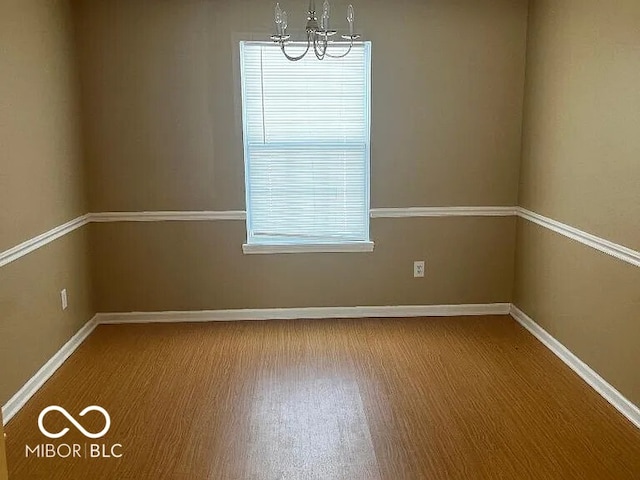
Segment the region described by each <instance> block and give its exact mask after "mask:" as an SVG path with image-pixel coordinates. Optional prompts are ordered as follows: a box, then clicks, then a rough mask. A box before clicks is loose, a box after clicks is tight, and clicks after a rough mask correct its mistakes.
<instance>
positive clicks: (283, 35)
mask: <svg viewBox="0 0 640 480" xmlns="http://www.w3.org/2000/svg"><path fill="white" fill-rule="evenodd" d="M330 10H331V7H330V6H329V0H324V3H323V4H322V15H321V16H320V23H319V24H318V18H317V17H316V2H315V1H314V0H309V11H308V12H307V27H306V31H307V48H306V50H305V51H304V53H302V55H300V56H297V57H292V56H291V55H289V54H287V52H286V51H285V44H286V43H287V42H288V40H289V38H290V37H291V35H287V12H285V11H283V10H282V9H281V8H280V4H279V3H276V10H275V21H276V33H275V35H271V40H273V41H274V42H275V43H278V44H280V48H281V49H282V53H284V56H285V57H287V59H288V60H291V61H292V62H296V61H298V60H301V59H302V58H303V57H304V56H305V55H306V54H307V53H309V50H310V49H311V46H312V45H313V52H314V53H315V55H316V58H317V59H318V60H323V59H324V58H325V57H331V58H342V57H345V56H347V54H348V53H349V52H350V51H351V48H352V47H353V42H354V40H357V39H358V38H360V35H358V34H357V33H353V20H354V12H353V5H349V7H348V8H347V22H348V23H349V34H348V35H342V38H343V39H344V40H349V48H348V49H347V51H346V52H344V53H342V54H340V55H331V54H329V53H328V52H327V48H328V46H329V43H330V42H331V40H330V37H332V36H333V35H335V34H336V33H337V32H336V31H335V30H331V29H330V28H329V13H330Z"/></svg>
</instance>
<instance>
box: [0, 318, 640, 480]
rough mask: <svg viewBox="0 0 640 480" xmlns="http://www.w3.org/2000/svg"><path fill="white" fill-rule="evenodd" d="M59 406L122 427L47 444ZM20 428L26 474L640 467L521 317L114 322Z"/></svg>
mask: <svg viewBox="0 0 640 480" xmlns="http://www.w3.org/2000/svg"><path fill="white" fill-rule="evenodd" d="M52 404H54V405H60V406H62V407H64V408H65V409H66V410H67V411H68V412H69V413H70V414H71V415H72V416H74V417H75V418H76V419H78V421H79V422H80V424H81V425H82V426H83V427H84V428H86V429H87V430H89V431H92V432H97V431H99V430H101V429H102V427H103V426H104V419H103V417H101V415H100V414H99V413H97V412H91V413H88V414H87V415H86V417H80V416H79V415H78V413H79V412H80V411H81V410H82V409H83V408H85V407H86V406H89V405H99V406H102V407H104V408H105V409H106V410H107V411H108V412H109V414H110V416H111V421H112V424H111V428H110V430H109V432H108V433H107V434H106V435H105V436H104V437H103V438H100V439H97V440H90V439H87V438H86V437H84V436H82V435H81V434H80V433H79V432H78V430H77V429H76V428H75V427H74V426H73V425H72V424H71V423H70V421H69V420H66V419H65V418H64V417H63V416H62V415H61V414H59V413H57V412H52V413H50V414H48V415H47V416H46V418H45V422H44V424H45V426H46V428H47V429H48V430H49V431H50V432H57V431H60V430H61V429H62V428H64V427H69V428H70V430H69V432H68V433H67V435H65V436H64V437H63V438H60V439H57V440H50V439H48V438H45V437H44V436H43V435H42V434H41V433H40V431H39V430H38V426H37V419H38V414H39V413H40V411H41V410H42V409H43V408H45V407H47V406H49V405H52ZM6 432H7V436H8V438H7V449H8V461H9V472H10V479H11V480H22V479H25V480H26V479H47V480H56V479H64V480H76V479H77V480H101V479H108V480H128V479H132V480H133V479H135V480H145V479H153V480H162V479H185V480H186V479H189V480H199V479H215V480H218V479H233V480H236V479H260V480H267V479H268V480H271V479H273V480H275V479H295V480H307V479H310V480H311V479H322V480H324V479H344V480H360V479H362V480H364V479H367V480H369V479H371V480H403V479H445V480H449V479H465V480H468V479H485V478H486V479H500V478H504V479H536V480H538V479H560V480H566V479H581V480H583V479H598V480H608V479H613V480H623V479H634V480H637V479H639V478H640V430H638V429H636V428H635V427H633V426H632V425H631V424H630V423H629V422H628V421H626V419H624V418H623V417H622V416H621V415H620V414H619V413H618V412H617V411H616V410H614V409H613V408H612V407H611V406H610V405H609V404H607V403H606V402H605V401H604V400H603V399H602V398H601V397H599V396H598V395H597V394H596V393H594V392H593V391H592V390H591V388H590V387H588V386H587V385H586V384H585V383H583V382H582V380H580V379H579V378H578V377H577V376H576V375H575V374H574V373H573V372H572V371H570V370H569V369H568V368H567V367H566V366H565V365H564V364H562V363H561V362H560V361H559V360H558V359H557V358H555V357H554V356H553V355H552V354H551V353H550V352H549V351H547V350H546V348H545V347H543V346H542V345H541V344H540V343H538V342H537V340H535V339H534V338H533V337H532V336H530V335H529V334H528V333H527V332H526V331H525V330H523V329H522V328H521V327H520V326H519V325H518V324H517V323H516V322H515V321H513V320H512V319H510V318H509V317H475V318H474V317H468V318H444V319H440V318H429V319H389V320H384V319H365V320H311V321H307V320H295V321H266V322H233V323H209V324H147V325H102V326H99V327H98V328H97V329H96V330H95V332H94V333H93V334H92V335H91V336H90V337H89V338H88V339H87V341H86V342H85V343H84V344H83V345H82V346H81V347H80V348H79V349H78V350H77V352H76V353H75V354H74V355H73V356H72V357H71V358H70V359H69V360H68V361H67V362H66V363H65V364H64V366H63V367H62V368H61V369H60V370H59V371H58V372H57V373H56V374H55V375H54V377H53V378H52V379H51V380H50V381H49V382H48V383H47V384H46V385H45V386H44V387H43V388H42V389H41V390H40V391H39V392H38V393H37V394H36V395H35V396H34V397H33V399H32V400H31V401H30V402H29V403H28V404H27V405H26V406H25V407H24V408H23V409H22V410H21V411H20V413H19V414H18V415H17V416H16V417H15V418H14V419H13V420H12V421H11V422H10V423H9V424H8V425H7V427H6ZM40 443H53V444H55V445H59V444H61V443H65V444H73V443H78V444H80V445H84V444H86V443H96V444H104V445H105V446H106V451H107V452H109V451H110V448H111V447H112V446H113V445H114V444H122V449H121V450H119V449H118V448H116V450H115V453H117V454H118V453H120V452H121V453H122V457H121V458H90V456H89V457H88V458H84V457H82V458H76V459H72V458H67V459H61V458H57V457H56V458H34V457H33V455H31V456H30V457H29V458H25V445H29V446H31V447H33V446H34V445H36V444H40ZM62 453H63V454H65V453H66V451H65V450H64V449H63V451H62Z"/></svg>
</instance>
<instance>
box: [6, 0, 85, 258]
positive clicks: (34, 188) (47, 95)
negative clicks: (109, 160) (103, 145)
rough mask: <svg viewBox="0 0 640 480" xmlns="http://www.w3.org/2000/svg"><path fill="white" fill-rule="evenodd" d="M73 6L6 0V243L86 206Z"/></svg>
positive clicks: (29, 235) (55, 223) (80, 211)
mask: <svg viewBox="0 0 640 480" xmlns="http://www.w3.org/2000/svg"><path fill="white" fill-rule="evenodd" d="M69 13H70V12H69V8H68V6H67V5H66V2H64V1H47V0H3V1H2V2H1V3H0V45H2V48H0V71H2V75H0V146H1V153H0V225H1V227H0V251H2V250H6V249H9V248H11V247H14V246H15V245H17V244H18V243H20V242H23V241H25V240H28V239H29V238H32V237H34V236H36V235H38V234H40V233H43V232H45V231H47V230H49V229H51V228H53V227H56V226H58V225H60V224H62V223H65V222H67V221H69V220H71V219H73V218H75V217H77V216H79V215H82V214H84V213H87V209H86V205H85V202H84V198H85V192H84V187H83V181H82V176H83V174H84V172H83V168H82V164H83V162H82V152H81V148H80V142H79V135H80V131H79V122H78V118H77V117H78V115H77V113H78V102H77V92H76V90H77V75H76V73H75V71H76V70H75V58H74V53H73V47H72V44H73V42H72V36H71V35H70V32H71V17H70V14H69Z"/></svg>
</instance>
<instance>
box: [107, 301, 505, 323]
mask: <svg viewBox="0 0 640 480" xmlns="http://www.w3.org/2000/svg"><path fill="white" fill-rule="evenodd" d="M509 308H510V304H508V303H489V304H478V305H474V304H463V305H406V306H366V307H311V308H265V309H246V310H241V309H238V310H203V311H176V312H123V313H99V314H97V315H96V319H97V321H98V323H101V324H113V323H179V322H216V321H235V320H281V319H321V318H397V317H452V316H466V315H508V314H509Z"/></svg>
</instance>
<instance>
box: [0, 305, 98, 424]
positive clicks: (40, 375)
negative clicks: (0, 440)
mask: <svg viewBox="0 0 640 480" xmlns="http://www.w3.org/2000/svg"><path fill="white" fill-rule="evenodd" d="M97 325H98V323H97V321H96V318H95V317H94V318H92V319H91V320H89V321H88V322H87V323H85V324H84V326H83V327H82V328H81V329H80V330H78V332H77V333H76V334H75V335H74V336H73V337H71V338H70V339H69V341H68V342H67V343H65V344H64V345H63V346H62V348H61V349H60V350H58V351H57V352H56V353H55V354H54V355H53V357H51V359H49V361H48V362H47V363H45V364H44V366H43V367H42V368H41V369H40V370H38V371H37V372H36V374H35V375H34V376H33V377H31V379H29V381H28V382H27V383H25V384H24V386H23V387H22V388H21V389H20V390H18V392H17V393H16V394H15V395H14V396H13V397H11V398H10V399H9V401H8V402H7V403H6V404H5V405H4V406H3V407H2V417H3V422H4V424H5V425H6V424H7V423H8V422H9V420H11V418H13V416H14V415H15V414H16V413H18V411H19V410H20V409H21V408H22V407H23V406H24V404H25V403H27V401H28V400H29V399H30V398H31V397H32V396H33V395H34V394H35V393H36V392H37V391H38V390H39V389H40V387H42V385H44V383H45V382H46V381H47V380H49V378H51V375H53V374H54V373H55V371H56V370H58V368H60V366H62V364H63V363H64V362H65V360H66V359H67V358H69V357H70V356H71V354H72V353H73V352H75V351H76V349H77V348H78V347H79V346H80V344H81V343H82V342H83V341H84V340H85V339H86V338H87V337H88V336H89V334H90V333H91V332H93V329H94V328H96V326H97Z"/></svg>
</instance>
